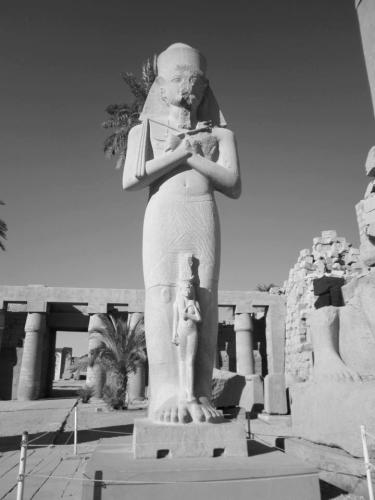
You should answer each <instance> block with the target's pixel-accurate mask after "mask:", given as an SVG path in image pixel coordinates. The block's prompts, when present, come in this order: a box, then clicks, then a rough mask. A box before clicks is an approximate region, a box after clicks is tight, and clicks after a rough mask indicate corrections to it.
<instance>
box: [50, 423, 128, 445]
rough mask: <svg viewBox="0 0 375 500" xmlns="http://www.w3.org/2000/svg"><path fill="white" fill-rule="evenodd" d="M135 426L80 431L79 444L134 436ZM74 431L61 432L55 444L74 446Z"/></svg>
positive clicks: (113, 426)
mask: <svg viewBox="0 0 375 500" xmlns="http://www.w3.org/2000/svg"><path fill="white" fill-rule="evenodd" d="M133 427H134V426H133V424H127V425H112V426H109V427H95V429H82V430H80V431H78V436H77V440H78V444H79V443H88V442H90V441H97V440H98V439H102V438H111V437H119V436H124V437H126V436H131V435H132V434H133ZM72 443H73V431H64V432H61V433H60V434H59V435H58V436H57V437H56V439H55V441H54V444H72Z"/></svg>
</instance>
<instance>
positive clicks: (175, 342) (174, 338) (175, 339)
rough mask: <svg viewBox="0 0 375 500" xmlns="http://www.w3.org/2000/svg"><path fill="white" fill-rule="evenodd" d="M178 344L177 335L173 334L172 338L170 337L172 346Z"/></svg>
mask: <svg viewBox="0 0 375 500" xmlns="http://www.w3.org/2000/svg"><path fill="white" fill-rule="evenodd" d="M179 343H180V339H179V338H178V335H177V333H176V334H175V335H173V337H172V344H174V345H179Z"/></svg>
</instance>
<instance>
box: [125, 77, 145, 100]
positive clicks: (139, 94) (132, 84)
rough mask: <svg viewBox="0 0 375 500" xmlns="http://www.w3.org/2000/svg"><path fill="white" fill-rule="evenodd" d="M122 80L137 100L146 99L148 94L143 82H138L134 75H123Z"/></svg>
mask: <svg viewBox="0 0 375 500" xmlns="http://www.w3.org/2000/svg"><path fill="white" fill-rule="evenodd" d="M121 76H122V79H123V80H124V82H125V83H126V84H127V86H128V87H129V89H130V91H131V93H132V94H133V95H134V97H135V98H141V99H146V97H147V94H146V92H145V89H144V88H143V85H142V83H141V82H139V81H138V79H137V77H136V76H135V75H133V73H129V72H126V73H121Z"/></svg>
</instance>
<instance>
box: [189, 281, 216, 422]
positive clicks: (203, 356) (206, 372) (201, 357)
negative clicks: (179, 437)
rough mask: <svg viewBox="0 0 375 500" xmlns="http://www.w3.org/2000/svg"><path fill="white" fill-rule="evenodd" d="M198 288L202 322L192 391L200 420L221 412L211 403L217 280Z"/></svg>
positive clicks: (207, 419)
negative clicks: (201, 416) (195, 398)
mask: <svg viewBox="0 0 375 500" xmlns="http://www.w3.org/2000/svg"><path fill="white" fill-rule="evenodd" d="M203 284H204V283H201V286H200V287H199V289H198V302H199V304H200V308H201V315H202V323H201V324H200V327H199V336H198V347H197V353H196V358H195V377H194V378H195V389H194V393H195V395H196V397H197V399H198V402H199V403H200V411H201V413H202V414H203V418H202V420H206V421H211V420H214V419H216V418H221V417H222V415H221V412H219V411H217V410H216V409H215V408H214V406H213V405H212V404H211V390H212V372H213V367H214V363H215V353H216V344H217V332H218V303H217V301H218V299H217V296H218V292H217V282H214V284H213V285H212V283H210V286H209V287H204V286H202V285H203Z"/></svg>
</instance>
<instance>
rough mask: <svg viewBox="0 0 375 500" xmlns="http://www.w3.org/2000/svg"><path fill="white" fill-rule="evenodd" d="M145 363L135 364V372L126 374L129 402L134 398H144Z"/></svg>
mask: <svg viewBox="0 0 375 500" xmlns="http://www.w3.org/2000/svg"><path fill="white" fill-rule="evenodd" d="M145 382H146V363H145V362H140V363H138V364H137V368H136V370H135V372H133V373H129V376H128V400H129V403H131V402H132V401H135V400H142V399H145V389H146V383H145Z"/></svg>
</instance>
